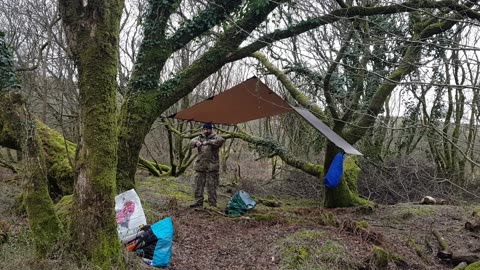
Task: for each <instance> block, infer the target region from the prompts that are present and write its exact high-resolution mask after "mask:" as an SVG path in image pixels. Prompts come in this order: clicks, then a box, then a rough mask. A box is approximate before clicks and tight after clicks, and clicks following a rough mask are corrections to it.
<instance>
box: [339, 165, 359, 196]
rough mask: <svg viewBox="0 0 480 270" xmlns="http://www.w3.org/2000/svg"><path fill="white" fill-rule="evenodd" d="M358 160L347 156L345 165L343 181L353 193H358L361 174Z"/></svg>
mask: <svg viewBox="0 0 480 270" xmlns="http://www.w3.org/2000/svg"><path fill="white" fill-rule="evenodd" d="M356 160H357V158H356V157H354V156H347V158H346V159H345V162H344V163H343V180H344V181H345V182H346V183H347V185H348V188H349V189H350V191H351V192H354V193H358V189H357V181H358V175H359V174H360V171H361V170H360V167H358V165H357V163H356Z"/></svg>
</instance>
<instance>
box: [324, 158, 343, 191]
mask: <svg viewBox="0 0 480 270" xmlns="http://www.w3.org/2000/svg"><path fill="white" fill-rule="evenodd" d="M344 158H345V155H344V154H343V153H338V154H337V155H336V156H335V158H334V159H333V161H332V164H330V168H329V169H328V172H327V175H325V179H324V184H325V187H327V188H336V187H338V184H340V180H341V179H342V174H343V160H344Z"/></svg>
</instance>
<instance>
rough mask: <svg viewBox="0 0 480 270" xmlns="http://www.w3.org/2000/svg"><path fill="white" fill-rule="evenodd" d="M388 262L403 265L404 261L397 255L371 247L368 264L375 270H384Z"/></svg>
mask: <svg viewBox="0 0 480 270" xmlns="http://www.w3.org/2000/svg"><path fill="white" fill-rule="evenodd" d="M390 262H392V263H395V264H397V265H404V264H405V260H404V259H403V258H402V257H400V256H399V255H397V254H395V253H393V252H389V251H386V250H385V249H383V248H381V247H379V246H373V251H372V256H371V258H370V263H371V264H373V265H375V267H376V269H386V268H387V266H388V264H389V263H390Z"/></svg>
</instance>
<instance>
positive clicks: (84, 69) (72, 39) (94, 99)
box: [60, 0, 124, 269]
mask: <svg viewBox="0 0 480 270" xmlns="http://www.w3.org/2000/svg"><path fill="white" fill-rule="evenodd" d="M122 8H123V1H122V0H103V1H100V0H98V1H88V2H78V1H77V2H75V1H68V0H60V11H61V14H62V19H63V23H64V24H65V28H66V34H67V37H68V42H69V48H70V49H71V51H72V55H73V58H74V60H75V63H76V65H77V67H78V74H79V88H80V108H81V142H80V145H79V146H78V148H79V149H78V151H77V152H78V155H77V159H76V164H75V178H76V179H75V187H74V209H73V211H72V212H73V216H72V233H73V238H72V240H73V243H74V245H75V249H76V251H77V252H79V254H82V255H84V256H85V257H87V259H89V260H91V261H92V262H93V263H94V264H95V265H97V266H98V267H100V268H102V269H110V268H112V267H121V268H123V265H124V264H123V260H122V256H121V252H120V251H121V245H120V241H119V240H118V236H117V231H116V223H115V211H114V197H115V193H116V182H115V174H116V162H117V153H116V147H117V140H116V138H117V133H116V131H117V129H116V123H117V121H116V102H117V99H116V97H117V96H116V93H117V87H116V86H117V85H116V75H117V63H118V58H117V56H118V39H119V32H120V17H121V14H122Z"/></svg>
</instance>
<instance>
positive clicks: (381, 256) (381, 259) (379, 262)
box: [372, 246, 390, 268]
mask: <svg viewBox="0 0 480 270" xmlns="http://www.w3.org/2000/svg"><path fill="white" fill-rule="evenodd" d="M372 261H373V264H374V265H375V266H376V267H377V268H386V267H387V266H388V262H389V261H390V254H389V253H388V252H386V251H385V250H384V249H383V248H381V247H378V246H373V254H372Z"/></svg>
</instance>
